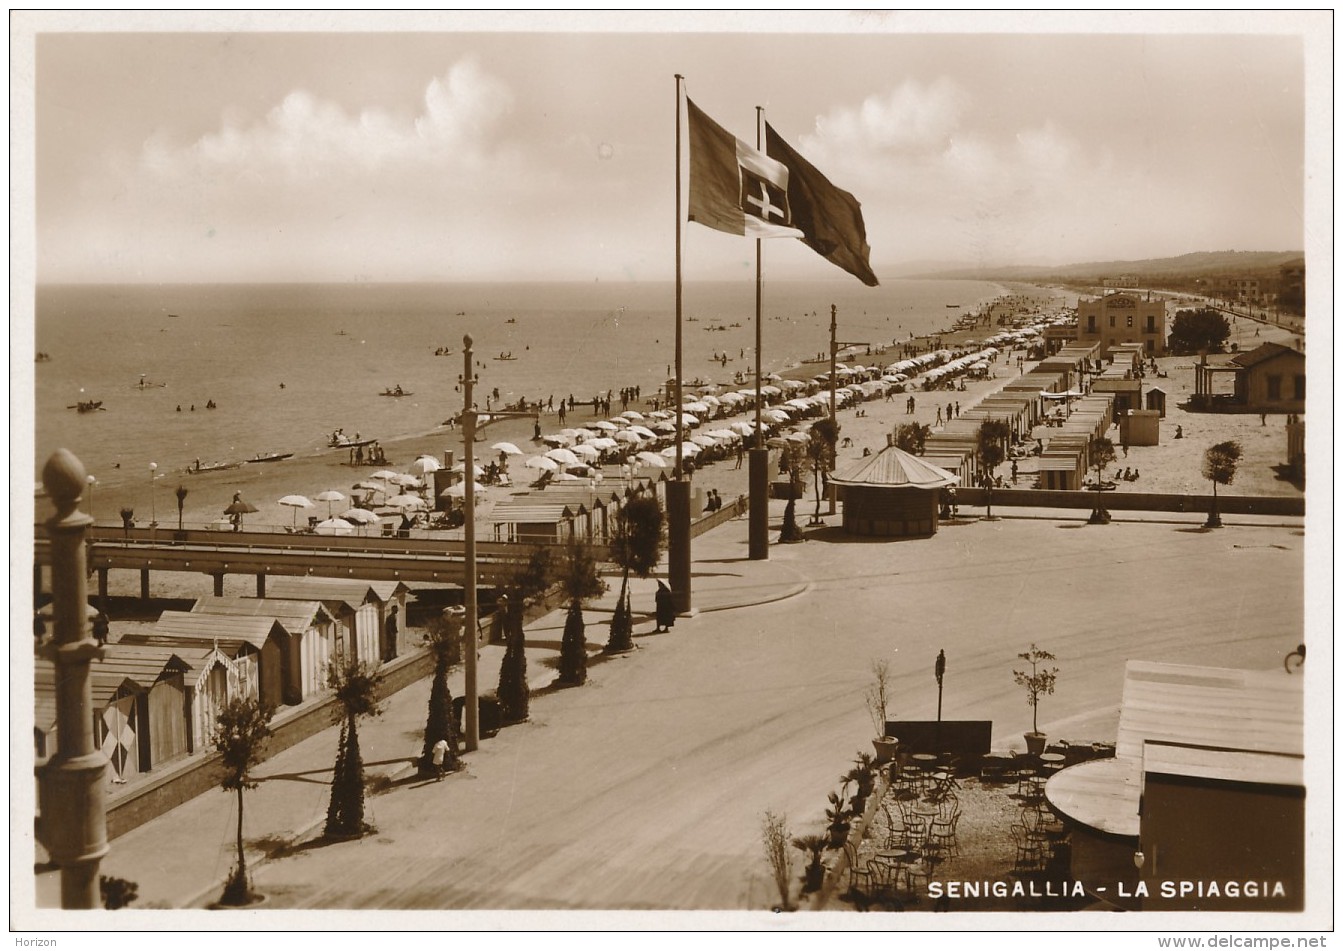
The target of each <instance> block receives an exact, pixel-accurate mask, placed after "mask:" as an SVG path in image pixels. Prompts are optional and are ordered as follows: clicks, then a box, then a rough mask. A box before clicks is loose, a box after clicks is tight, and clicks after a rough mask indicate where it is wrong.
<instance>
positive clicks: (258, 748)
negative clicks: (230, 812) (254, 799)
mask: <svg viewBox="0 0 1343 951" xmlns="http://www.w3.org/2000/svg"><path fill="white" fill-rule="evenodd" d="M274 713H275V710H274V708H273V707H271V706H269V705H267V704H263V703H261V702H260V701H258V700H255V699H253V698H250V697H235V698H234V699H232V700H230V701H229V702H228V703H227V704H226V705H225V706H224V709H222V710H220V711H219V716H218V717H217V718H216V720H215V734H214V743H215V749H216V750H218V751H219V754H220V760H221V765H222V766H223V773H224V775H223V778H222V779H221V780H220V782H219V785H220V786H221V787H222V788H223V789H224V791H225V792H235V791H236V792H237V794H238V866H237V868H235V869H234V870H233V872H232V874H230V875H229V878H228V882H227V883H226V884H225V885H224V894H223V895H222V896H221V897H220V899H219V902H220V904H222V905H246V904H250V902H251V900H252V886H251V882H250V881H249V880H248V878H247V857H246V855H245V853H244V852H243V840H242V807H243V795H242V794H243V790H245V789H255V788H256V785H257V784H256V782H255V781H254V780H253V779H252V777H251V771H252V767H254V766H256V765H257V764H258V763H260V762H261V758H262V754H263V753H264V752H265V747H266V741H267V740H268V739H269V738H270V735H271V730H270V718H271V717H272V716H273V715H274Z"/></svg>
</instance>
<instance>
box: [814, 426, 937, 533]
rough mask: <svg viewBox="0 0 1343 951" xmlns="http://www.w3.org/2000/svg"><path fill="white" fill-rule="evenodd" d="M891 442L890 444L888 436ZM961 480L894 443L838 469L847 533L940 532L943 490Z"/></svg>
mask: <svg viewBox="0 0 1343 951" xmlns="http://www.w3.org/2000/svg"><path fill="white" fill-rule="evenodd" d="M887 441H888V443H889V442H890V440H889V437H888V440H887ZM958 481H959V480H958V478H957V477H956V476H955V475H954V474H952V473H950V472H948V471H947V470H945V469H939V468H938V467H937V466H934V465H931V464H930V463H927V462H924V461H923V460H922V459H920V458H919V457H918V456H914V455H910V454H909V453H907V452H905V451H904V450H903V449H900V448H899V447H897V446H895V445H893V444H891V445H887V447H886V448H885V449H883V450H881V452H879V453H877V454H876V455H873V456H866V457H864V458H862V459H858V460H855V461H854V462H853V464H851V465H848V466H845V467H844V468H843V469H840V470H837V471H836V472H835V473H834V474H833V475H832V476H831V477H830V482H831V483H832V484H834V485H837V486H840V487H841V488H840V498H841V499H842V500H843V502H844V530H845V531H847V532H852V533H853V534H855V535H884V536H887V537H891V538H922V537H927V536H929V535H932V534H934V533H936V532H937V503H938V497H939V490H940V489H942V488H943V487H944V486H948V485H955V484H956V482H958Z"/></svg>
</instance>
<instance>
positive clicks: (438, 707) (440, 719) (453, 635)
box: [418, 608, 464, 776]
mask: <svg viewBox="0 0 1343 951" xmlns="http://www.w3.org/2000/svg"><path fill="white" fill-rule="evenodd" d="M463 613H464V612H463V611H462V610H461V608H448V609H446V610H445V611H444V612H443V614H442V615H441V616H439V617H437V618H435V619H434V620H432V621H431V622H430V623H429V627H428V630H427V631H426V633H425V637H424V646H425V647H427V648H428V649H429V651H430V653H432V654H433V655H434V679H433V680H432V681H431V682H430V684H429V719H428V720H427V721H426V722H425V724H424V750H423V751H422V752H421V754H420V762H419V765H418V772H419V774H420V775H421V776H429V775H432V774H433V773H434V772H435V769H434V760H433V751H434V746H435V745H436V744H437V743H438V741H439V740H447V742H448V753H447V755H446V756H445V757H444V758H443V770H444V772H449V773H450V772H452V771H453V770H455V769H457V767H458V766H459V765H460V761H459V759H458V756H457V724H456V722H455V720H454V718H453V716H452V691H451V690H450V689H449V688H448V671H449V670H450V669H451V667H452V661H453V658H454V657H456V656H458V650H459V648H460V645H461V639H462V615H463Z"/></svg>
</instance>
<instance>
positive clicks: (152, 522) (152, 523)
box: [149, 462, 159, 528]
mask: <svg viewBox="0 0 1343 951" xmlns="http://www.w3.org/2000/svg"><path fill="white" fill-rule="evenodd" d="M158 468H159V464H158V463H157V462H151V463H150V464H149V527H150V528H158V527H159V520H158V519H157V518H156V517H155V516H154V473H155V472H157V471H158Z"/></svg>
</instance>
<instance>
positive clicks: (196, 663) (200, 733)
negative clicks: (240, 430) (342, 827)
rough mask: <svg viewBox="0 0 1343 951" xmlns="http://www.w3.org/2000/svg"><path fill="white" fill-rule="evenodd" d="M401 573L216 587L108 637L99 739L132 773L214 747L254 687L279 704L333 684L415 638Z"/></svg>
mask: <svg viewBox="0 0 1343 951" xmlns="http://www.w3.org/2000/svg"><path fill="white" fill-rule="evenodd" d="M407 591H408V589H407V587H406V586H405V585H404V584H402V583H401V582H399V581H390V582H380V581H354V580H345V579H340V578H306V577H305V578H283V577H277V578H272V579H271V580H270V585H269V590H268V591H267V594H268V596H267V597H265V598H245V597H206V598H201V599H199V600H198V601H197V602H196V603H195V605H194V606H193V607H192V609H191V610H190V611H165V612H164V613H163V614H162V616H161V617H160V618H159V620H158V621H157V622H156V623H155V624H154V626H153V627H152V628H148V629H146V630H144V631H142V632H136V633H132V634H127V635H125V636H124V637H123V638H122V639H121V640H120V641H118V642H116V643H115V644H108V645H106V647H105V654H104V657H103V659H102V660H100V661H95V662H94V664H93V666H92V678H91V679H92V687H93V720H94V723H93V727H94V739H95V742H96V744H97V745H98V747H99V749H100V750H101V751H102V752H103V754H104V755H105V756H106V757H107V759H108V762H109V763H110V764H111V770H110V771H109V779H110V780H111V781H112V782H114V783H122V782H127V781H129V780H131V779H133V778H135V777H136V776H137V775H140V774H143V773H148V772H150V771H151V770H155V769H160V768H162V767H164V766H167V765H169V764H171V763H174V762H176V761H178V760H181V759H182V758H184V757H190V756H192V755H195V754H200V753H202V752H205V751H208V750H209V749H211V735H212V733H213V731H214V725H215V718H216V716H217V714H218V712H219V710H220V709H222V708H223V707H224V705H225V704H227V703H228V702H229V701H230V700H231V699H233V698H235V697H252V698H256V699H259V700H261V701H263V702H265V703H268V704H271V705H273V706H274V707H275V708H276V709H277V710H278V709H281V708H284V707H286V706H290V707H292V706H298V705H301V704H303V703H306V702H308V701H310V700H313V699H315V698H317V697H319V696H321V695H322V694H324V693H325V692H326V690H327V686H326V677H327V671H328V670H330V668H331V667H332V665H333V664H336V663H342V662H345V661H347V660H349V659H354V660H358V661H363V662H368V663H371V664H373V665H380V664H382V663H385V662H387V661H389V660H392V659H393V658H395V657H397V656H399V655H400V654H402V653H404V652H406V651H408V650H410V649H411V647H412V646H413V645H412V644H411V643H410V642H409V640H408V638H409V634H408V632H407V630H406V626H405V624H404V623H403V619H404V618H405V612H406V594H407ZM35 663H36V683H35V705H36V721H35V726H34V743H35V746H36V755H37V758H38V760H39V761H40V760H42V759H45V758H46V757H48V756H50V755H51V754H52V753H54V752H55V750H56V744H57V743H58V742H59V738H58V737H57V736H56V685H55V667H54V665H53V664H52V663H51V661H49V660H45V659H42V658H38V659H37V660H36V661H35Z"/></svg>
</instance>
